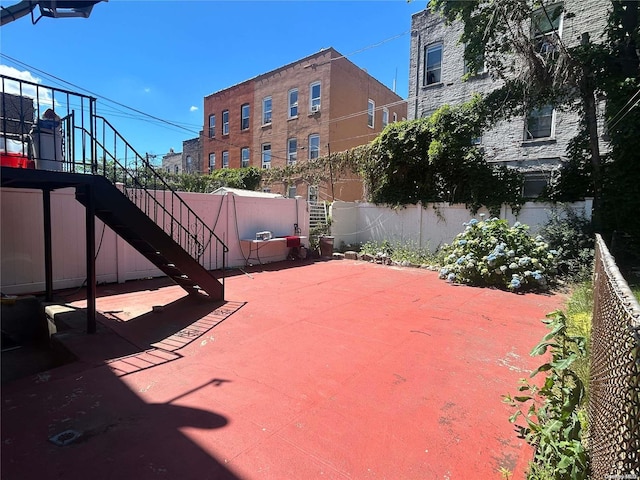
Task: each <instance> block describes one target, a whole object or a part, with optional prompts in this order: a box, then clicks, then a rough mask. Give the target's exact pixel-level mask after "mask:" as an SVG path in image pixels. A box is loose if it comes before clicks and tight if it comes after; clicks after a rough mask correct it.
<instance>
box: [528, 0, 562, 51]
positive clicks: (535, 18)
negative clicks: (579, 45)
mask: <svg viewBox="0 0 640 480" xmlns="http://www.w3.org/2000/svg"><path fill="white" fill-rule="evenodd" d="M561 32H562V3H557V4H555V5H550V6H547V7H544V8H540V9H538V10H536V11H535V12H533V15H532V16H531V37H532V38H533V41H534V43H535V47H536V51H537V52H538V53H540V54H541V55H543V56H548V55H553V54H554V52H556V49H557V42H558V40H559V38H560V36H561Z"/></svg>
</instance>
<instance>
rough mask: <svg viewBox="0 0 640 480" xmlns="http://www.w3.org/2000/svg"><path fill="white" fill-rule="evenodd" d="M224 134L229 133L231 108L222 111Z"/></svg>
mask: <svg viewBox="0 0 640 480" xmlns="http://www.w3.org/2000/svg"><path fill="white" fill-rule="evenodd" d="M222 134H223V135H229V110H223V111H222Z"/></svg>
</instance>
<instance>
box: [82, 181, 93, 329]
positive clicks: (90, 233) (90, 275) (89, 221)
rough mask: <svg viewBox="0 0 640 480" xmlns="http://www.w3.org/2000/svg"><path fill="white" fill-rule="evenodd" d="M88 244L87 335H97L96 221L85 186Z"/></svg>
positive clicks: (91, 194)
mask: <svg viewBox="0 0 640 480" xmlns="http://www.w3.org/2000/svg"><path fill="white" fill-rule="evenodd" d="M84 195H85V202H86V209H85V212H86V221H85V224H86V229H87V231H86V244H87V333H96V220H95V205H94V201H93V192H92V189H91V186H90V185H85V187H84Z"/></svg>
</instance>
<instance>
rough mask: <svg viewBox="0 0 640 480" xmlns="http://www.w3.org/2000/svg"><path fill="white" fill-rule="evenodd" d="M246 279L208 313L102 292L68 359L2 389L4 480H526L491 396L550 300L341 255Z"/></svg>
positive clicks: (145, 290) (557, 304)
mask: <svg viewBox="0 0 640 480" xmlns="http://www.w3.org/2000/svg"><path fill="white" fill-rule="evenodd" d="M248 273H249V274H248V275H246V274H244V273H242V272H237V271H236V272H234V273H233V274H230V276H229V277H228V278H227V280H226V297H227V299H228V301H227V302H226V303H225V304H222V305H221V304H217V305H210V304H208V303H203V302H201V301H194V300H192V299H189V298H184V295H185V294H184V291H183V290H181V289H180V288H179V287H177V286H173V285H168V284H167V282H166V281H165V280H163V279H157V280H148V281H144V282H129V283H127V284H124V285H106V286H102V287H100V288H99V295H100V298H99V299H98V309H99V311H100V312H101V313H102V315H101V316H100V319H99V320H100V328H99V332H98V334H96V335H94V336H90V337H88V336H86V335H81V336H77V335H76V336H73V335H70V336H68V338H67V339H66V340H65V343H66V344H67V345H68V346H69V348H71V349H72V350H73V351H74V353H75V354H76V355H77V356H78V360H77V361H75V362H73V363H70V364H67V365H65V366H62V367H59V368H56V369H53V370H49V371H47V372H43V373H40V374H38V375H35V376H31V377H28V378H23V379H20V380H17V381H14V382H12V383H9V384H7V385H5V386H4V387H3V389H2V478H3V479H5V480H10V479H16V480H30V479H52V478H68V479H92V480H98V479H129V478H131V479H134V478H135V479H147V478H149V479H155V478H159V479H313V478H329V479H342V478H345V479H347V478H350V479H368V478H376V479H392V480H395V479H500V478H502V476H501V474H500V472H499V470H500V468H501V467H503V468H506V469H508V470H510V471H512V472H513V476H512V477H511V478H513V479H519V478H523V472H524V469H525V467H526V465H527V463H528V461H529V458H530V455H531V451H530V449H529V448H528V447H527V446H526V445H525V444H524V443H523V442H522V441H521V440H519V439H517V438H516V436H515V433H514V431H513V427H512V425H510V424H509V422H508V417H509V415H510V413H512V412H511V410H510V409H509V407H508V406H506V405H505V404H504V403H502V395H503V394H506V393H514V392H515V391H516V388H517V385H518V379H519V378H522V377H524V376H527V375H528V373H529V371H530V370H532V369H533V368H535V366H537V363H538V360H537V359H535V358H531V357H529V351H530V350H531V348H532V347H533V346H534V345H535V344H536V343H537V342H538V341H539V339H540V338H541V337H542V336H543V335H544V334H545V333H546V329H545V327H544V325H543V324H542V323H541V322H540V319H542V318H544V316H545V314H547V313H549V312H551V311H553V310H555V309H558V308H562V307H563V304H564V301H565V298H564V297H563V296H562V295H535V294H526V295H516V294H513V293H509V292H502V291H498V290H490V289H480V288H470V287H464V286H454V285H449V284H447V283H445V282H443V281H442V280H439V279H438V277H437V273H435V272H432V271H428V270H424V269H414V268H394V267H388V266H382V265H374V264H369V263H364V262H357V261H351V260H332V261H320V262H315V263H311V262H309V263H296V262H285V263H280V264H273V265H270V266H267V267H265V268H264V269H262V268H257V269H254V270H251V271H249V272H248ZM72 305H75V306H77V307H82V301H79V302H77V303H73V304H72ZM153 306H164V307H163V308H161V309H156V310H161V311H155V312H154V311H152V307H153ZM66 430H74V431H76V432H79V433H81V434H82V436H81V437H80V438H79V439H78V440H76V441H75V442H73V443H71V444H69V445H66V446H57V445H55V444H54V443H52V442H51V441H50V440H49V438H50V437H52V436H53V435H55V434H58V433H61V432H64V431H66ZM65 438H66V437H61V439H65Z"/></svg>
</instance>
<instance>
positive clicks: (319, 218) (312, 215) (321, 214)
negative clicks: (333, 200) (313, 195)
mask: <svg viewBox="0 0 640 480" xmlns="http://www.w3.org/2000/svg"><path fill="white" fill-rule="evenodd" d="M328 218H329V213H328V211H327V204H326V203H325V202H309V228H310V229H313V228H315V227H319V226H322V225H326V224H327V222H328Z"/></svg>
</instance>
